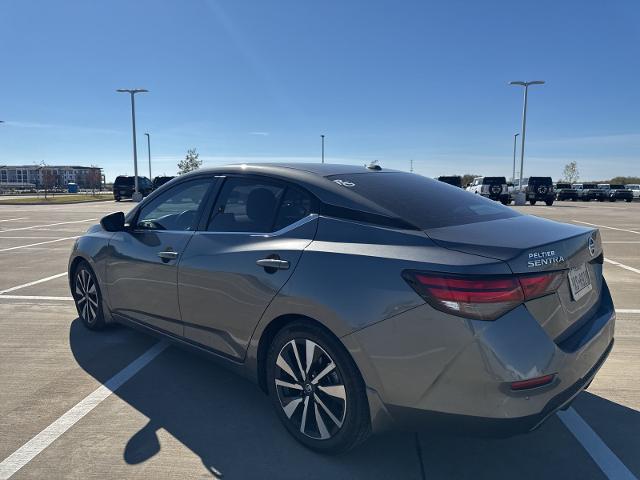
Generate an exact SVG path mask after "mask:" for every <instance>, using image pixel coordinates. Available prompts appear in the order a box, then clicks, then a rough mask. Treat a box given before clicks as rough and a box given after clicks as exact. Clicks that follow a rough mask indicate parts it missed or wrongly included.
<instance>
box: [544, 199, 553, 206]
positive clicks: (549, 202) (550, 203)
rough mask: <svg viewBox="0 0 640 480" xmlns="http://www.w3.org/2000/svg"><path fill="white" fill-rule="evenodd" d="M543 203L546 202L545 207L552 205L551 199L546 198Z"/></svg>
mask: <svg viewBox="0 0 640 480" xmlns="http://www.w3.org/2000/svg"><path fill="white" fill-rule="evenodd" d="M544 203H546V204H547V207H550V206H551V205H553V200H546V201H545V202H544Z"/></svg>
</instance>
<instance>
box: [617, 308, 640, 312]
mask: <svg viewBox="0 0 640 480" xmlns="http://www.w3.org/2000/svg"><path fill="white" fill-rule="evenodd" d="M616 313H640V308H616Z"/></svg>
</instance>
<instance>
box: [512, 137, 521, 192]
mask: <svg viewBox="0 0 640 480" xmlns="http://www.w3.org/2000/svg"><path fill="white" fill-rule="evenodd" d="M518 135H520V134H519V133H514V134H513V175H511V181H512V182H515V181H516V144H517V143H518Z"/></svg>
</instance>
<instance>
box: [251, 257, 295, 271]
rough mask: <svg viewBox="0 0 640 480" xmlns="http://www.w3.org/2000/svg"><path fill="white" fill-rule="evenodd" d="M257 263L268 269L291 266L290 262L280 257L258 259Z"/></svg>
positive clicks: (282, 268) (280, 268)
mask: <svg viewBox="0 0 640 480" xmlns="http://www.w3.org/2000/svg"><path fill="white" fill-rule="evenodd" d="M256 263H257V264H258V265H259V266H261V267H264V268H267V269H277V270H287V269H288V268H289V262H288V261H286V260H280V259H279V258H262V259H260V260H257V261H256Z"/></svg>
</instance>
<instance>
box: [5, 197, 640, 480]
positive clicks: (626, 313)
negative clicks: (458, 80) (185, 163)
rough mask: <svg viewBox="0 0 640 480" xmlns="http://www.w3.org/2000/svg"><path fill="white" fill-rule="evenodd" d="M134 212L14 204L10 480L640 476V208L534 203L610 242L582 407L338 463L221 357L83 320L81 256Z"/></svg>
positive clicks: (375, 448)
mask: <svg viewBox="0 0 640 480" xmlns="http://www.w3.org/2000/svg"><path fill="white" fill-rule="evenodd" d="M130 207H131V203H128V202H123V203H122V204H115V203H114V202H99V203H90V204H81V205H80V204H79V205H51V206H46V207H42V206H0V271H1V272H2V275H1V276H0V462H1V463H0V479H2V478H8V477H9V476H11V474H13V477H12V478H83V479H84V478H94V477H95V478H180V479H184V478H210V477H214V478H215V477H224V478H279V479H283V478H296V479H299V478H336V479H337V478H368V479H373V478H385V479H386V478H403V479H404V478H407V479H421V478H429V479H432V478H436V479H437V478H474V479H476V478H491V479H496V478H513V477H516V476H517V477H519V478H521V479H524V478H542V477H548V478H566V479H572V478H576V479H578V478H580V479H585V478H607V477H608V478H634V475H635V476H640V455H638V453H639V452H640V434H639V433H638V432H640V382H638V378H640V289H639V288H638V287H639V286H640V203H633V204H626V203H619V202H618V203H615V204H613V203H612V204H599V203H588V204H583V203H579V204H578V203H572V202H557V203H556V204H555V205H554V206H553V207H546V206H535V207H531V206H526V207H519V209H520V210H521V211H523V212H526V213H529V214H534V215H539V216H543V217H546V218H550V219H553V220H558V221H564V222H572V223H576V224H579V225H594V226H598V227H599V228H600V231H601V234H602V239H603V243H604V248H605V256H606V261H605V266H604V269H605V276H606V279H607V281H608V283H609V287H610V288H611V291H612V294H613V297H614V302H615V305H616V310H617V313H618V315H617V331H616V344H615V347H614V349H613V351H612V353H611V356H610V358H609V360H608V361H607V362H606V363H605V365H604V366H603V368H602V370H601V371H600V373H599V374H598V376H597V377H596V379H595V380H594V382H593V383H592V384H591V386H590V387H589V390H588V391H587V392H584V393H582V394H581V395H580V396H579V397H578V399H577V400H576V402H575V403H574V405H573V407H572V408H571V409H569V410H568V411H567V412H565V413H563V414H562V415H561V416H554V417H553V418H551V419H550V420H549V421H548V422H547V423H546V424H544V425H543V426H542V427H541V428H540V429H538V430H537V431H535V432H533V433H531V434H528V435H523V436H518V437H515V438H511V439H499V440H494V439H477V438H466V437H456V436H452V437H446V438H435V437H432V436H430V435H429V434H428V433H419V434H414V433H404V432H399V433H389V434H385V435H380V436H377V437H374V438H372V439H371V440H370V441H369V442H367V443H366V444H365V445H363V446H362V447H360V448H358V449H357V450H355V451H353V452H351V453H349V454H347V455H343V456H339V457H323V456H320V455H317V454H314V453H312V452H310V451H308V450H305V449H304V448H303V447H301V446H300V445H298V444H297V443H296V442H295V441H294V440H293V439H292V438H291V437H290V436H289V435H288V434H287V433H286V432H285V430H284V428H283V427H281V425H280V424H279V422H278V419H277V418H276V416H275V414H274V413H273V412H272V410H271V405H270V404H269V403H268V401H267V398H266V397H265V396H264V395H263V394H262V393H261V392H260V391H259V389H258V388H257V387H256V386H254V385H252V384H251V383H249V382H247V381H245V380H243V379H241V378H239V377H236V376H234V375H233V374H231V373H229V372H227V371H226V370H224V369H222V368H220V367H218V366H217V365H215V364H213V363H211V362H209V361H207V360H206V359H203V358H200V357H198V356H195V355H193V354H191V353H190V352H187V351H183V350H181V349H178V348H176V347H173V346H168V345H166V344H165V343H158V341H157V340H155V339H153V338H151V337H147V336H145V335H142V334H140V333H137V332H134V331H132V330H129V329H126V328H124V327H115V328H111V329H109V330H108V331H106V332H103V333H94V332H90V331H88V330H86V329H84V328H83V327H82V326H81V324H80V321H79V320H78V319H77V314H76V311H75V308H74V306H73V303H72V301H71V297H70V293H69V289H68V286H67V278H66V268H67V260H68V254H69V251H70V248H71V246H72V244H73V241H74V239H75V238H76V237H77V236H79V235H82V233H83V232H84V231H85V230H86V229H87V227H88V226H89V225H91V224H93V223H96V222H97V220H98V219H99V218H100V217H101V216H102V215H104V214H106V213H108V212H111V211H116V210H118V209H128V208H130ZM119 372H120V373H119ZM105 383H106V386H105ZM111 390H114V391H113V393H111ZM14 472H15V473H14Z"/></svg>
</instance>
